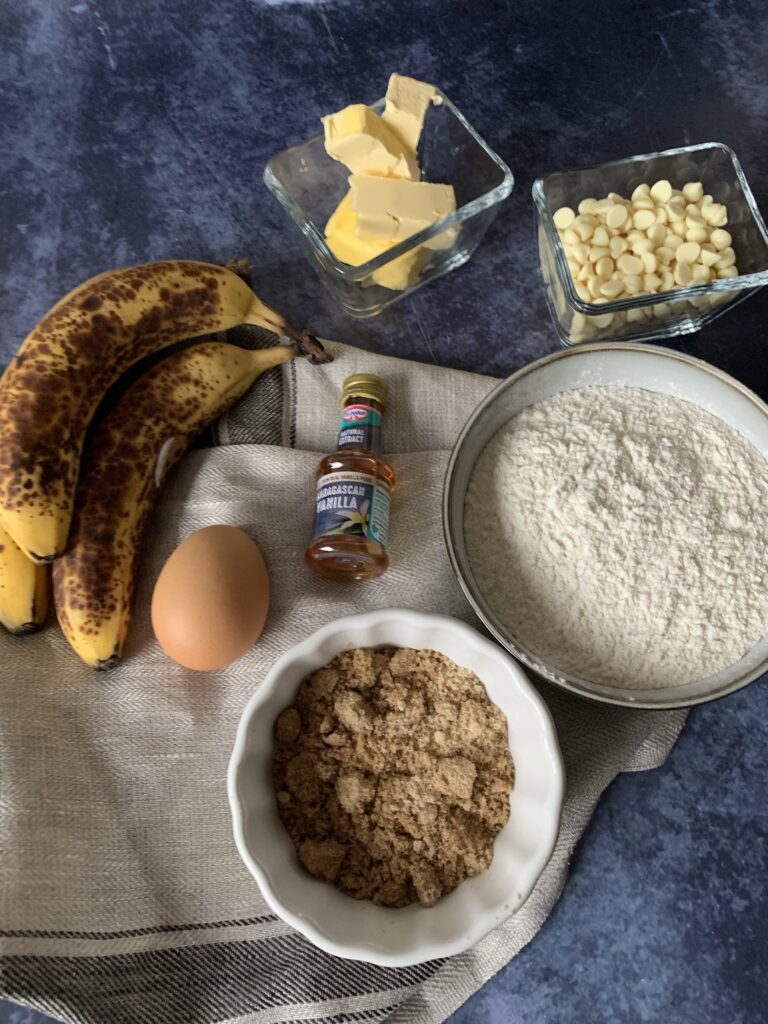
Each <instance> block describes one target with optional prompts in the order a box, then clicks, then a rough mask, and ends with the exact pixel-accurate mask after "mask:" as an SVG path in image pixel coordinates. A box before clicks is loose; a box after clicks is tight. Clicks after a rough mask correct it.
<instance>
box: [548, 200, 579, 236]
mask: <svg viewBox="0 0 768 1024" xmlns="http://www.w3.org/2000/svg"><path fill="white" fill-rule="evenodd" d="M575 219H576V214H575V213H574V212H573V210H572V209H571V208H570V206H561V207H560V209H559V210H555V212H554V214H553V216H552V220H553V221H554V224H555V227H556V228H557V229H558V231H565V229H566V228H569V227H570V226H571V224H573V222H574V220H575Z"/></svg>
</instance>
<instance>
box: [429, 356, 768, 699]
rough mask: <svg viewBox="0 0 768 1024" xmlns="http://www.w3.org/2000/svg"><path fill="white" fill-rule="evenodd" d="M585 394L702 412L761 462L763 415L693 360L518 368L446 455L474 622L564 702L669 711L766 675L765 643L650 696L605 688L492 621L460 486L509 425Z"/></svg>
mask: <svg viewBox="0 0 768 1024" xmlns="http://www.w3.org/2000/svg"><path fill="white" fill-rule="evenodd" d="M592 385H617V386H622V385H623V386H631V387H641V388H647V389H648V390H649V391H655V392H659V393H660V394H667V395H674V396H675V397H677V398H682V399H684V400H686V401H688V402H692V403H694V404H695V405H698V406H700V407H701V408H702V409H705V410H706V411H707V412H710V413H711V414H712V415H714V416H717V417H719V419H721V420H723V421H724V422H725V423H727V424H729V425H730V426H731V427H733V428H734V429H735V430H737V431H738V432H739V433H740V434H742V435H743V436H744V437H745V438H746V439H747V440H748V441H750V442H751V444H753V445H754V447H755V448H756V449H757V450H758V451H759V452H760V454H761V455H762V456H763V457H764V458H766V459H768V406H766V405H765V404H764V403H763V402H762V401H760V399H759V398H757V396H756V395H754V394H753V393H752V392H751V391H750V390H749V389H748V388H746V387H744V385H743V384H740V383H739V382H738V381H737V380H734V378H733V377H729V376H728V374H725V373H723V372H721V371H720V370H717V369H715V368H714V367H713V366H709V365H708V364H707V363H704V362H702V361H701V360H699V359H694V358H693V357H691V356H687V355H682V354H680V353H679V352H673V351H670V350H668V349H664V348H657V347H655V346H649V345H637V344H629V343H626V342H623V343H622V342H619V343H610V342H606V343H601V344H591V345H583V346H581V347H579V348H572V349H567V350H565V351H562V352H556V353H554V354H553V355H550V356H545V357H544V358H543V359H539V360H537V361H536V362H534V363H531V364H529V365H528V366H525V367H523V369H522V370H519V371H518V372H517V373H516V374H514V375H513V376H512V377H509V378H508V379H507V380H505V381H504V382H503V383H502V384H500V385H499V386H498V387H497V388H496V389H495V390H494V391H492V392H491V393H490V394H489V395H488V396H487V398H486V399H485V400H484V401H483V402H482V403H481V404H480V405H479V406H478V408H477V409H476V410H475V412H474V413H473V414H472V416H471V417H470V419H469V421H468V423H467V424H466V425H465V427H464V429H463V430H462V432H461V434H460V435H459V438H458V440H457V442H456V445H455V446H454V449H453V452H452V454H451V458H450V461H449V463H448V469H447V471H446V479H445V488H444V492H443V527H444V530H445V539H446V544H447V547H448V555H449V557H450V560H451V564H452V566H453V570H454V572H455V573H456V576H457V577H458V580H459V583H460V584H461V587H462V589H463V591H464V593H465V594H466V596H467V598H468V599H469V601H470V603H471V604H472V606H473V608H474V609H475V611H476V612H477V614H478V615H479V616H480V618H481V619H482V621H483V622H484V623H485V625H486V626H487V627H488V629H489V630H490V631H491V633H493V635H494V636H495V637H496V639H497V640H498V641H499V642H500V643H502V644H503V645H504V646H505V647H506V648H507V650H508V651H511V653H512V654H514V655H515V656H516V657H517V658H519V659H520V661H522V662H523V664H525V665H527V666H529V667H530V668H532V669H533V670H534V671H536V672H538V673H539V674H540V675H541V676H543V677H544V678H545V679H548V680H549V681H550V682H552V683H554V684H556V685H557V686H560V687H562V688H563V689H565V690H569V691H570V692H571V693H575V694H578V695H579V696H582V697H588V698H590V699H592V700H598V701H602V702H603V703H606V704H620V705H625V706H627V707H634V708H659V709H661V708H674V707H687V706H689V705H693V704H702V703H704V702H706V701H710V700H714V699H715V698H717V697H724V696H725V695H726V694H728V693H733V692H734V691H736V690H739V689H741V687H743V686H746V685H747V683H750V682H752V681H753V680H754V679H757V678H758V677H759V676H761V675H763V673H765V672H766V671H768V634H767V635H766V636H764V637H762V639H761V640H759V641H758V643H757V644H755V646H754V647H753V648H752V649H751V650H750V651H748V652H747V654H745V655H744V657H743V658H741V659H740V660H739V661H738V662H736V663H735V664H733V665H730V666H728V668H725V669H722V670H721V671H720V672H716V673H714V674H713V675H710V676H707V677H706V678H704V679H698V680H695V681H694V682H692V683H687V684H685V685H682V686H668V687H662V688H659V689H653V690H650V689H648V690H646V689H642V690H638V689H628V688H622V687H618V686H605V685H602V684H599V683H595V682H592V681H591V680H589V679H583V678H579V677H578V676H573V675H568V674H566V673H563V672H560V671H558V670H557V669H556V668H555V667H554V666H552V665H548V664H546V663H545V662H543V661H542V660H541V659H540V658H539V657H537V655H536V654H535V653H534V652H533V651H532V650H530V649H529V648H527V647H526V646H525V645H524V644H522V643H521V642H520V641H519V640H518V639H517V638H516V637H515V636H513V635H512V634H511V633H510V632H509V630H507V629H506V627H505V626H504V625H503V624H502V623H501V622H500V621H499V619H498V618H497V617H496V615H495V614H494V613H493V611H492V610H491V607H490V605H489V603H488V601H487V600H486V597H485V595H484V594H483V592H482V590H481V588H480V586H479V585H478V583H477V581H476V579H475V578H474V576H473V574H472V569H471V567H470V564H469V559H468V556H467V549H466V545H465V543H464V502H465V496H466V491H467V485H468V483H469V479H470V477H471V475H472V471H473V469H474V467H475V464H476V462H477V459H478V457H479V456H480V453H481V452H482V450H483V449H484V448H485V446H486V444H487V443H488V442H489V441H490V439H491V438H492V437H493V435H494V434H495V433H496V431H497V430H499V428H500V427H501V426H503V425H504V424H505V423H506V422H507V421H508V420H509V419H511V418H512V417H513V416H515V415H516V414H517V413H519V412H520V411H521V410H523V409H524V408H526V407H527V406H529V405H532V404H533V403H534V402H539V401H542V400H543V399H545V398H550V397H551V396H552V395H555V394H558V393H559V392H561V391H569V390H571V389H575V388H583V387H589V386H592Z"/></svg>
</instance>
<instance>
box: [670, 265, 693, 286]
mask: <svg viewBox="0 0 768 1024" xmlns="http://www.w3.org/2000/svg"><path fill="white" fill-rule="evenodd" d="M674 277H675V284H679V285H686V284H690V283H691V281H692V280H693V271H692V270H691V265H690V263H684V262H681V261H678V263H677V266H676V267H675V271H674Z"/></svg>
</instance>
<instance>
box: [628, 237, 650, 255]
mask: <svg viewBox="0 0 768 1024" xmlns="http://www.w3.org/2000/svg"><path fill="white" fill-rule="evenodd" d="M654 248H655V246H654V244H653V242H652V241H651V240H650V238H638V240H637V241H636V242H633V243H632V252H634V253H637V255H638V256H642V255H643V254H644V253H646V252H652V251H653V249H654Z"/></svg>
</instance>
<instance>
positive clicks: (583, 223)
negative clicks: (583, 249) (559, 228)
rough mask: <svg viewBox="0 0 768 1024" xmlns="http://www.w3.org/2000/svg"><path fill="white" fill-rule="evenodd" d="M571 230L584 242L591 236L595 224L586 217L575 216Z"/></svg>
mask: <svg viewBox="0 0 768 1024" xmlns="http://www.w3.org/2000/svg"><path fill="white" fill-rule="evenodd" d="M573 230H574V231H575V232H576V234H577V235H578V236H579V238H580V239H581V240H582V242H586V241H587V239H588V238H591V237H592V233H593V232H594V230H595V224H594V223H593V222H592V220H587V218H586V217H577V218H576V220H575V221H574V222H573Z"/></svg>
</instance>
